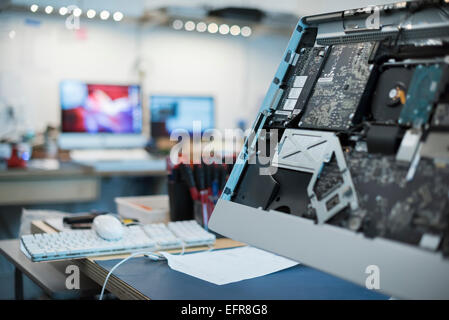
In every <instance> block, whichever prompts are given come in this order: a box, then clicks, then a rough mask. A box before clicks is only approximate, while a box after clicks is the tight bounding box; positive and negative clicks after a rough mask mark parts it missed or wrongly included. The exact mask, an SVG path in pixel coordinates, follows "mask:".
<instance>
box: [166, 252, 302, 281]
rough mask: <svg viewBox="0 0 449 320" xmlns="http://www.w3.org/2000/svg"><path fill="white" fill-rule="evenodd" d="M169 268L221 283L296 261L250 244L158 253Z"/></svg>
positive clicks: (292, 264)
mask: <svg viewBox="0 0 449 320" xmlns="http://www.w3.org/2000/svg"><path fill="white" fill-rule="evenodd" d="M161 254H163V255H164V256H165V257H166V258H167V260H168V265H169V266H170V268H172V269H173V270H176V271H179V272H183V273H186V274H188V275H190V276H193V277H196V278H199V279H202V280H205V281H208V282H211V283H214V284H217V285H223V284H228V283H232V282H237V281H241V280H246V279H252V278H256V277H261V276H264V275H267V274H270V273H273V272H277V271H280V270H283V269H287V268H290V267H293V266H295V265H297V264H298V263H297V262H295V261H292V260H289V259H286V258H283V257H280V256H278V255H275V254H272V253H269V252H266V251H263V250H260V249H256V248H253V247H240V248H233V249H226V250H216V251H205V252H198V253H191V254H184V255H173V254H169V253H167V252H161Z"/></svg>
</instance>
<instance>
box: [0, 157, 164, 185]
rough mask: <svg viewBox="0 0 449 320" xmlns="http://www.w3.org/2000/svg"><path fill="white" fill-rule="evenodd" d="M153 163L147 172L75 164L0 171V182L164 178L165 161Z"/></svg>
mask: <svg viewBox="0 0 449 320" xmlns="http://www.w3.org/2000/svg"><path fill="white" fill-rule="evenodd" d="M149 162H150V163H153V165H152V166H149V167H148V168H150V169H148V170H142V169H140V168H132V166H129V165H126V164H124V165H123V166H117V165H116V166H114V168H112V167H111V168H105V169H101V170H100V169H98V170H96V169H95V167H94V166H91V165H87V164H80V163H75V162H60V165H59V168H58V169H38V168H25V169H22V168H20V169H19V168H18V169H7V170H0V181H2V180H3V181H7V180H13V179H14V180H17V179H27V180H30V179H33V180H34V179H51V178H67V177H74V176H78V177H104V176H164V175H166V174H167V171H166V166H165V160H164V159H153V160H149Z"/></svg>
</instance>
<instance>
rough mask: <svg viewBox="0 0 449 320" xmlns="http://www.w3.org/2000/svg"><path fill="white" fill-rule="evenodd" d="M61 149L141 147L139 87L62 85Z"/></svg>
mask: <svg viewBox="0 0 449 320" xmlns="http://www.w3.org/2000/svg"><path fill="white" fill-rule="evenodd" d="M60 103H61V134H60V139H59V144H60V147H61V148H62V149H76V148H134V147H142V146H143V145H144V144H145V138H144V137H143V136H142V106H141V94H140V87H139V86H138V85H110V84H91V83H84V82H81V81H74V80H66V81H62V82H61V83H60Z"/></svg>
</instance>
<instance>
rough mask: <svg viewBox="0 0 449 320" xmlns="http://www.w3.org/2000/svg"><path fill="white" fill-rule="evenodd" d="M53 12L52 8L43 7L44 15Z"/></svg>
mask: <svg viewBox="0 0 449 320" xmlns="http://www.w3.org/2000/svg"><path fill="white" fill-rule="evenodd" d="M52 12H53V7H52V6H46V7H45V13H46V14H50V13H52Z"/></svg>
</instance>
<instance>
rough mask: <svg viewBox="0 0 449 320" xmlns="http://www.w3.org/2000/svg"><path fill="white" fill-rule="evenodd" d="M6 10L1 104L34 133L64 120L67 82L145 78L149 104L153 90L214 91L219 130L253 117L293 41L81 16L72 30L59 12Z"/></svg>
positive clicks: (0, 22) (0, 51)
mask: <svg viewBox="0 0 449 320" xmlns="http://www.w3.org/2000/svg"><path fill="white" fill-rule="evenodd" d="M0 15H1V17H0V38H1V41H0V104H1V103H3V104H5V103H7V104H12V105H14V106H15V108H16V110H18V111H19V113H20V115H21V116H22V118H23V122H24V123H26V124H27V126H30V127H32V128H33V129H35V130H42V129H43V128H44V127H45V126H46V125H47V124H52V125H59V117H60V112H59V93H58V83H59V81H60V80H62V79H82V80H85V81H91V82H106V83H129V82H132V83H137V82H140V80H142V81H141V83H142V84H143V89H144V97H145V99H144V106H147V105H148V96H149V95H150V94H160V93H164V94H210V95H213V96H214V97H215V98H216V105H217V112H216V120H217V126H218V127H219V128H229V127H231V128H233V127H235V125H236V121H237V120H240V119H247V120H248V122H251V121H252V119H253V118H254V112H255V111H256V110H257V108H258V107H259V105H260V103H261V100H262V98H263V96H264V94H265V92H266V90H267V88H268V85H269V82H270V81H271V78H272V77H273V75H274V72H275V70H276V68H277V66H278V64H279V61H280V58H281V56H282V53H283V51H284V49H285V46H286V44H287V42H288V36H286V35H270V34H263V35H254V36H252V37H250V38H243V37H232V36H221V35H211V34H207V33H206V34H200V33H197V32H191V33H189V32H185V31H174V30H171V29H169V28H163V27H154V26H153V27H152V26H145V25H144V26H142V27H138V26H137V25H135V24H130V23H125V22H122V23H115V22H112V21H110V22H103V21H86V20H82V21H81V30H79V31H77V32H73V31H69V30H67V29H66V28H65V25H64V19H63V18H61V17H58V16H52V17H45V16H33V15H32V14H11V13H1V14H0ZM12 30H14V37H13V39H10V37H9V36H10V35H11V34H10V32H11V31H12ZM139 70H140V71H141V72H139ZM0 107H1V105H0ZM146 130H148V128H146Z"/></svg>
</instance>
